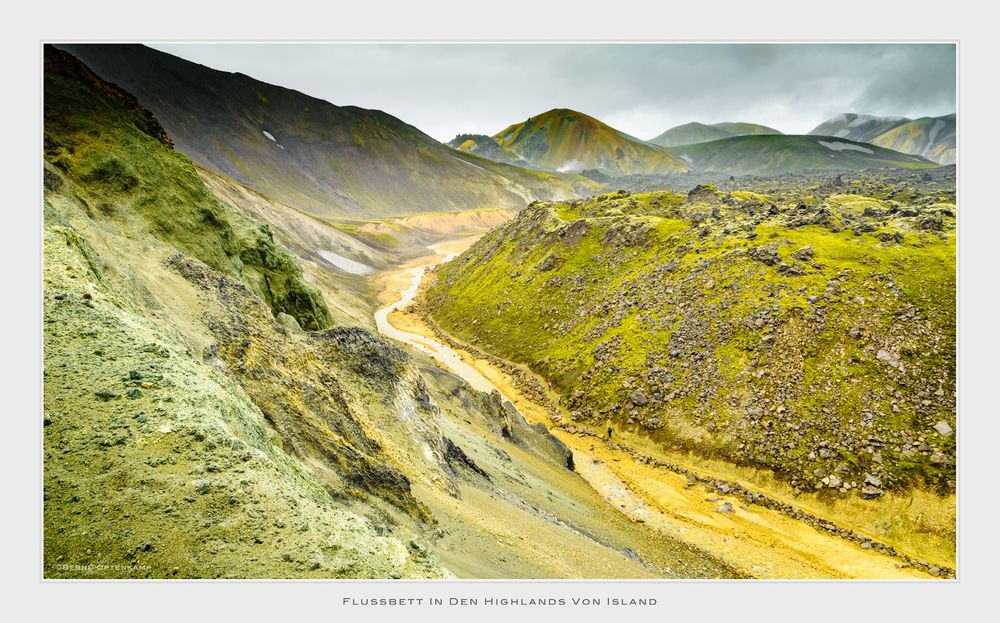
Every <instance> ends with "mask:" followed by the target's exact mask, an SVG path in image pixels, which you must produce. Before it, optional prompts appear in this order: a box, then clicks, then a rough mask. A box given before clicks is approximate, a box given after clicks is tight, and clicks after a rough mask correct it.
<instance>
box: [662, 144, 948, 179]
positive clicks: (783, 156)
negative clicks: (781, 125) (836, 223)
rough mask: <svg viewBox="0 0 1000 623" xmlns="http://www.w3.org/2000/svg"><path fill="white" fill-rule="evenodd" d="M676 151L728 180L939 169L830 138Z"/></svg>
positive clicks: (695, 165)
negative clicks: (830, 172)
mask: <svg viewBox="0 0 1000 623" xmlns="http://www.w3.org/2000/svg"><path fill="white" fill-rule="evenodd" d="M673 151H674V152H675V153H677V155H679V156H680V157H681V158H684V159H685V160H687V161H688V162H689V163H690V164H691V167H692V168H693V169H695V170H697V171H705V172H715V173H727V174H729V175H779V174H782V173H798V172H803V171H813V170H856V169H874V168H921V167H923V168H930V167H936V166H938V165H937V164H936V163H934V162H931V161H929V160H927V159H925V158H922V157H920V156H914V155H909V154H903V153H900V152H898V151H893V150H891V149H886V148H884V147H878V146H876V145H870V144H866V143H859V142H857V141H849V140H845V139H841V138H836V137H832V136H794V135H757V136H735V137H732V138H725V139H721V140H718V141H711V142H708V143H696V144H694V145H681V146H678V147H675V148H673Z"/></svg>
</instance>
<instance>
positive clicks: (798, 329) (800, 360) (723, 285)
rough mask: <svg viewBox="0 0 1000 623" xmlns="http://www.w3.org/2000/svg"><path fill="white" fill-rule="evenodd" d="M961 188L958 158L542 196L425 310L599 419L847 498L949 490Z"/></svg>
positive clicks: (477, 251)
mask: <svg viewBox="0 0 1000 623" xmlns="http://www.w3.org/2000/svg"><path fill="white" fill-rule="evenodd" d="M756 138H759V137H756ZM765 138H769V137H765ZM775 138H784V137H775ZM729 140H739V139H729ZM954 193H955V189H954V170H953V169H950V170H944V171H938V172H935V173H934V174H930V173H920V172H912V173H908V172H905V171H896V172H892V173H875V172H869V173H861V174H857V175H853V176H846V175H844V176H837V177H835V178H832V177H827V178H824V177H814V178H799V179H794V178H781V180H769V179H762V180H759V181H758V182H756V183H753V182H748V183H747V184H746V185H744V187H743V189H741V190H734V191H732V192H721V191H718V190H717V189H716V188H715V187H713V186H711V185H703V186H699V187H697V188H694V189H692V190H691V191H690V192H688V193H686V194H684V193H670V192H654V193H646V194H639V195H632V194H629V193H627V192H625V191H622V192H619V193H613V194H606V195H601V196H598V197H596V198H593V199H591V200H586V201H572V202H560V203H537V204H533V205H532V206H530V207H529V209H527V210H525V211H523V212H522V213H521V214H519V215H518V217H517V218H516V219H514V220H513V221H511V222H509V223H507V224H506V225H504V226H502V227H500V228H498V229H495V230H493V231H492V232H490V233H489V234H488V235H486V236H485V237H484V238H482V239H481V240H480V241H479V242H478V243H477V244H476V245H475V246H473V247H472V248H471V249H470V250H469V251H467V252H466V253H464V254H463V255H462V256H460V257H459V258H458V259H456V260H454V261H453V262H451V263H449V264H446V265H444V266H442V267H441V268H440V269H438V271H437V276H436V283H435V285H434V286H433V287H432V288H431V289H430V290H429V291H428V293H427V295H426V298H425V304H426V305H427V306H428V308H429V309H430V311H431V313H432V315H433V317H434V318H435V320H436V321H437V322H438V323H439V324H440V325H441V326H442V327H443V328H444V329H445V330H447V331H449V332H451V333H453V334H454V335H457V336H458V337H460V338H462V339H466V340H468V341H470V342H472V343H473V344H476V345H479V346H481V347H482V348H483V349H484V350H487V351H490V352H494V353H497V354H499V355H501V356H503V357H507V358H509V359H511V360H514V361H517V362H523V363H526V364H528V365H529V366H530V367H531V368H532V369H533V370H534V371H535V372H537V373H538V374H539V375H541V376H542V377H543V378H544V379H546V380H549V381H551V382H552V383H553V386H554V388H555V389H556V390H557V391H558V392H559V394H560V395H561V396H562V404H563V407H564V408H565V415H567V416H568V417H569V418H570V419H572V420H575V421H577V422H580V423H585V424H589V425H591V426H594V427H595V428H597V429H598V430H601V431H603V430H604V427H605V426H610V427H612V428H614V429H619V428H626V429H628V430H629V431H633V432H642V433H644V434H646V435H648V436H649V437H650V438H651V439H653V440H655V441H656V442H658V443H660V444H663V445H664V446H665V447H668V448H674V449H679V450H690V451H693V452H696V453H699V454H701V455H703V456H709V457H717V458H722V459H725V460H727V461H732V462H735V463H738V464H743V465H749V466H757V467H766V468H768V469H770V470H773V471H774V472H775V473H777V474H778V475H779V476H780V477H781V478H784V479H786V480H787V481H788V482H790V483H791V484H792V485H793V486H794V487H795V488H797V489H799V490H801V491H813V490H821V491H824V492H828V494H829V495H831V496H834V497H836V496H854V495H860V496H861V497H862V498H865V499H874V498H878V497H880V496H882V495H883V494H884V492H885V491H887V490H893V489H907V488H909V487H929V488H931V489H933V490H935V491H938V492H942V493H945V492H948V491H953V490H954V486H955V437H954V428H955V229H954V228H955V205H954V196H955V195H954Z"/></svg>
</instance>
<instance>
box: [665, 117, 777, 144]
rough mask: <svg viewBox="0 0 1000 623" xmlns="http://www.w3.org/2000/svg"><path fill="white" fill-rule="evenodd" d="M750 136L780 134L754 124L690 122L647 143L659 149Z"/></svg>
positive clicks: (772, 129)
mask: <svg viewBox="0 0 1000 623" xmlns="http://www.w3.org/2000/svg"><path fill="white" fill-rule="evenodd" d="M750 134H781V132H779V131H778V130H775V129H774V128H769V127H767V126H766V125H759V124H756V123H741V122H733V123H729V122H727V123H713V124H711V125H707V124H704V123H698V122H697V121H692V122H691V123H685V124H684V125H679V126H675V127H673V128H670V129H669V130H667V131H666V132H664V133H663V134H660V135H659V136H657V137H656V138H652V139H650V140H649V142H650V143H653V144H654V145H659V146H661V147H675V146H677V145H690V144H692V143H704V142H707V141H716V140H719V139H722V138H730V137H732V136H746V135H750Z"/></svg>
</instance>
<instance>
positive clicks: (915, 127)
mask: <svg viewBox="0 0 1000 623" xmlns="http://www.w3.org/2000/svg"><path fill="white" fill-rule="evenodd" d="M956 135H957V127H956V123H955V114H954V113H952V114H950V115H945V116H943V117H921V118H920V119H914V120H913V121H909V122H907V123H904V124H902V125H899V126H896V127H895V128H893V129H891V130H889V131H888V132H885V133H883V134H880V135H879V136H877V137H875V138H874V139H873V140H872V143H874V144H876V145H880V146H882V147H887V148H889V149H895V150H896V151H901V152H903V153H907V154H917V155H920V156H923V157H924V158H928V159H930V160H933V161H934V162H939V163H941V164H955V158H956V143H955V140H956V138H955V137H956Z"/></svg>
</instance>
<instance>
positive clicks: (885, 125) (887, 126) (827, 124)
mask: <svg viewBox="0 0 1000 623" xmlns="http://www.w3.org/2000/svg"><path fill="white" fill-rule="evenodd" d="M908 121H909V119H907V118H906V117H876V116H873V115H859V114H856V113H843V114H840V115H837V116H836V117H833V118H831V119H827V120H826V121H824V122H823V123H821V124H819V125H818V126H816V127H815V128H813V129H812V130H810V131H809V134H813V135H818V136H833V137H836V138H846V139H848V140H851V141H859V142H862V143H870V142H872V139H874V138H875V137H877V136H879V135H881V134H884V133H886V132H888V131H889V130H891V129H893V128H895V127H897V126H900V125H903V124H904V123H906V122H908Z"/></svg>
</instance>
